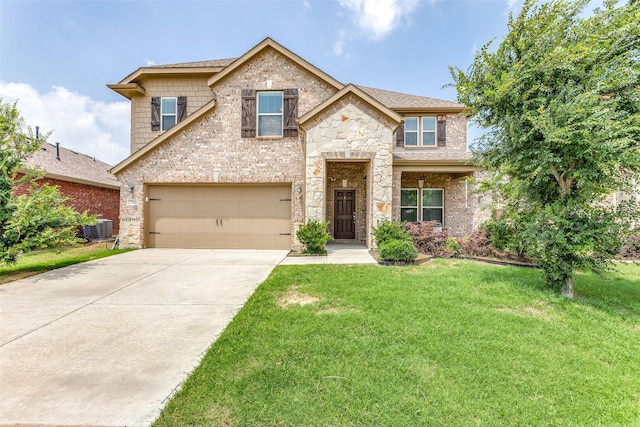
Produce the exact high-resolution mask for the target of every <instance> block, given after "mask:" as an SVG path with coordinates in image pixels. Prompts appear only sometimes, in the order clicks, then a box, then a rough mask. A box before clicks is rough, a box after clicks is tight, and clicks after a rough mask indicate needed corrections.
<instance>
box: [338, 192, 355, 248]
mask: <svg viewBox="0 0 640 427" xmlns="http://www.w3.org/2000/svg"><path fill="white" fill-rule="evenodd" d="M335 202H336V203H335V206H336V210H335V212H334V215H333V219H334V222H335V224H334V227H333V234H334V236H333V237H335V238H336V239H355V238H356V227H355V225H356V224H355V222H356V201H355V191H354V190H336V193H335Z"/></svg>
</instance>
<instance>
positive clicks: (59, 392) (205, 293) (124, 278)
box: [0, 249, 287, 427]
mask: <svg viewBox="0 0 640 427" xmlns="http://www.w3.org/2000/svg"><path fill="white" fill-rule="evenodd" d="M286 255H287V251H249V250H197V249H192V250H177V249H144V250H138V251H133V252H128V253H125V254H121V255H116V256H113V257H109V258H104V259H101V260H96V261H91V262H87V263H82V264H77V265H73V266H69V267H65V268H61V269H59V270H54V271H50V272H47V273H44V274H40V275H38V276H33V277H30V278H27V279H23V280H19V281H16V282H12V283H9V284H6V285H2V286H0V425H12V424H23V425H24V424H31V425H93V426H128V427H131V426H148V425H149V424H151V422H152V421H153V420H155V418H157V416H158V414H159V413H160V410H161V409H162V407H163V406H164V405H165V403H166V401H167V399H168V398H169V397H170V396H171V395H172V392H173V391H174V390H175V389H176V388H177V387H179V386H180V384H181V382H182V381H184V379H185V378H186V377H187V375H188V374H189V373H190V372H191V371H192V370H193V369H194V368H195V367H196V366H197V365H198V363H199V361H200V359H201V357H202V355H203V353H204V352H205V351H206V350H207V348H208V347H209V346H210V345H211V343H213V342H214V341H215V339H216V338H217V337H218V335H219V334H220V333H221V332H222V330H223V329H224V328H225V327H226V326H227V324H228V323H229V321H230V320H231V319H232V318H233V316H234V315H235V313H236V312H237V311H238V310H239V309H240V308H241V307H242V305H244V303H245V302H246V300H247V298H248V297H249V296H250V295H251V294H252V293H253V291H254V290H255V288H256V287H257V285H258V284H260V283H261V282H262V281H264V280H265V279H266V278H267V276H268V275H269V273H270V272H271V270H272V269H273V268H274V267H275V266H276V265H278V264H279V263H280V262H281V261H282V260H283V259H284V258H285V256H286Z"/></svg>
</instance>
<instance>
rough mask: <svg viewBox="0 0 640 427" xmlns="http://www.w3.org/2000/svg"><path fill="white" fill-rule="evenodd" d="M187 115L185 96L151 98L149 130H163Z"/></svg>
mask: <svg viewBox="0 0 640 427" xmlns="http://www.w3.org/2000/svg"><path fill="white" fill-rule="evenodd" d="M186 116H187V97H186V96H177V97H176V96H167V97H162V98H161V97H159V96H158V97H156V96H154V97H153V98H151V130H152V131H161V132H164V131H166V130H168V129H171V127H173V126H175V125H176V124H177V123H179V122H181V121H182V120H184V119H185V117H186Z"/></svg>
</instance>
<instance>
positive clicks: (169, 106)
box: [160, 98, 178, 131]
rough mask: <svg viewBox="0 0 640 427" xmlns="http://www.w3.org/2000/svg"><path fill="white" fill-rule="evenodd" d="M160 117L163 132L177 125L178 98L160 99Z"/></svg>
mask: <svg viewBox="0 0 640 427" xmlns="http://www.w3.org/2000/svg"><path fill="white" fill-rule="evenodd" d="M160 117H161V123H162V127H161V128H160V130H162V131H165V130H167V129H169V128H171V127H173V126H175V124H176V123H177V120H178V98H162V99H161V101H160Z"/></svg>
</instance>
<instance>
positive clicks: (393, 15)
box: [340, 0, 418, 40]
mask: <svg viewBox="0 0 640 427" xmlns="http://www.w3.org/2000/svg"><path fill="white" fill-rule="evenodd" d="M340 6H342V7H343V8H346V9H347V10H349V11H350V12H351V13H352V14H353V19H354V21H355V22H356V24H357V26H358V28H359V29H360V30H361V31H362V32H364V33H366V34H368V35H369V38H370V39H371V40H379V39H382V38H384V37H386V36H388V35H389V34H391V33H392V32H393V31H394V30H395V29H396V28H397V27H398V26H399V25H400V24H401V23H402V21H403V19H405V18H408V17H410V16H411V14H412V13H413V11H415V9H416V8H417V7H418V0H340Z"/></svg>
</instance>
